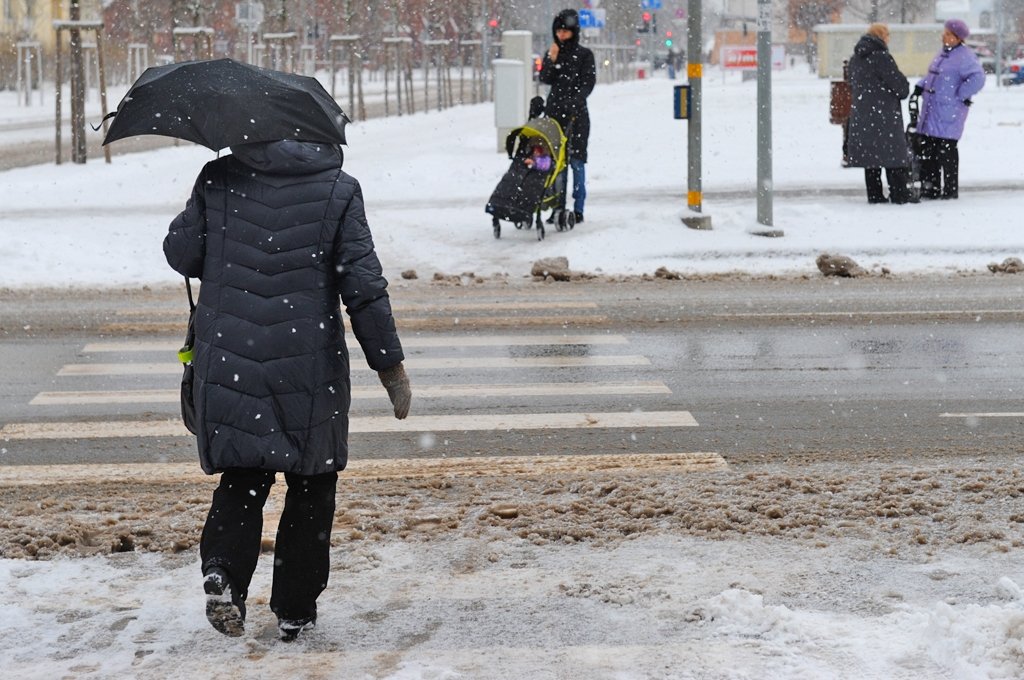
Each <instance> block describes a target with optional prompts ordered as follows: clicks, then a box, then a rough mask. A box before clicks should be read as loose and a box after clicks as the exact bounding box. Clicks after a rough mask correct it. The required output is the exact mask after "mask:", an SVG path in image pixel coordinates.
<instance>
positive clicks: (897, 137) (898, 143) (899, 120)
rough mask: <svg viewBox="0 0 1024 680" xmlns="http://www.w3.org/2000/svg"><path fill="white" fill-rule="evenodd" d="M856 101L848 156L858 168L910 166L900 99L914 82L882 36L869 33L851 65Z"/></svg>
mask: <svg viewBox="0 0 1024 680" xmlns="http://www.w3.org/2000/svg"><path fill="white" fill-rule="evenodd" d="M848 74H849V78H850V92H851V95H852V103H851V107H850V120H849V123H848V125H849V127H848V129H847V159H848V160H849V164H850V166H852V167H855V168H906V167H910V162H911V156H910V149H909V147H908V146H907V133H906V130H905V129H904V128H903V109H902V104H901V103H900V100H902V99H906V98H907V95H909V94H910V83H909V82H907V77H906V76H905V75H903V73H901V72H900V69H899V67H898V66H897V65H896V61H895V60H894V59H893V58H892V55H891V54H889V48H888V47H886V45H885V43H884V42H882V40H881V39H880V38H877V37H875V36H873V35H865V36H863V37H862V38H861V39H860V41H859V42H858V43H857V46H856V47H855V48H854V51H853V56H852V57H851V58H850V63H849V66H848Z"/></svg>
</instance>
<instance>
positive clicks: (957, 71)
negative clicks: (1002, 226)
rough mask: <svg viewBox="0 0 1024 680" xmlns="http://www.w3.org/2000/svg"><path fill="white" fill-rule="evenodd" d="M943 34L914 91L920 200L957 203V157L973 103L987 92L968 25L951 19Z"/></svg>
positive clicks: (958, 182)
mask: <svg viewBox="0 0 1024 680" xmlns="http://www.w3.org/2000/svg"><path fill="white" fill-rule="evenodd" d="M944 29H945V30H944V31H943V33H942V49H941V50H939V53H938V54H937V55H935V58H934V59H933V60H932V63H931V65H930V66H929V67H928V73H927V75H925V77H924V78H922V79H921V80H920V81H918V83H917V86H916V87H914V95H915V96H922V101H921V115H920V118H919V120H918V126H917V131H918V133H919V135H920V140H921V147H922V148H921V154H920V156H921V197H922V198H946V199H949V198H957V197H958V196H959V193H960V152H959V150H957V142H959V140H960V137H961V136H963V133H964V124H965V123H966V122H967V111H968V107H970V105H971V97H973V96H974V95H976V94H978V93H979V92H981V88H983V87H984V86H985V71H984V70H983V69H982V68H981V64H980V63H978V58H977V57H976V56H975V55H974V52H972V51H971V49H970V48H969V47H967V46H966V45H964V40H966V39H967V36H968V35H970V29H968V28H967V24H966V23H964V22H963V21H961V20H960V19H950V20H949V21H947V22H946V23H945V26H944Z"/></svg>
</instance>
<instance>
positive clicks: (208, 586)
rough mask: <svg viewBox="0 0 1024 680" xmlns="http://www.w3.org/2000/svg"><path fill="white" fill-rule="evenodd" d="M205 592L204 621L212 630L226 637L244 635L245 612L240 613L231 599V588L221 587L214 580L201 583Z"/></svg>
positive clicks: (240, 610)
mask: <svg viewBox="0 0 1024 680" xmlns="http://www.w3.org/2000/svg"><path fill="white" fill-rule="evenodd" d="M203 591H204V592H206V620H207V621H209V622H210V625H211V626H213V628H214V630H216V631H217V632H218V633H222V634H224V635H227V636H228V637H241V636H242V635H244V634H245V612H244V611H242V609H241V607H239V606H238V605H237V604H236V603H235V602H234V598H233V597H232V592H233V591H232V589H231V586H230V585H228V586H227V587H223V586H222V585H221V584H220V583H218V582H217V581H216V580H215V579H211V578H207V579H206V580H205V581H203Z"/></svg>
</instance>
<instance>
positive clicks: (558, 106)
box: [538, 9, 597, 223]
mask: <svg viewBox="0 0 1024 680" xmlns="http://www.w3.org/2000/svg"><path fill="white" fill-rule="evenodd" d="M551 33H552V34H553V35H554V39H555V40H554V42H553V43H552V44H551V47H550V48H549V49H548V51H547V54H545V55H544V59H543V61H542V62H541V66H540V74H539V75H538V78H539V79H540V82H542V83H544V84H545V85H550V86H551V91H550V92H549V93H548V99H547V103H546V104H545V106H544V111H545V112H546V113H547V115H548V116H550V117H551V118H554V119H555V120H556V121H558V124H559V125H561V126H562V131H563V132H564V133H565V135H566V136H567V137H568V138H569V167H571V168H572V197H573V212H575V213H576V215H575V217H576V222H577V223H580V222H582V221H583V208H584V202H585V201H586V199H587V178H586V162H587V144H588V141H589V139H590V112H589V111H588V110H587V97H589V96H590V93H591V92H593V91H594V85H595V84H596V83H597V66H596V65H595V63H594V53H593V52H591V51H590V50H589V49H587V48H586V47H584V46H583V45H580V18H579V14H578V13H577V12H576V10H574V9H565V10H562V11H561V12H559V13H558V15H557V16H556V17H555V20H554V22H553V23H552V25H551ZM553 217H554V213H552V218H553ZM548 221H549V222H551V221H553V220H552V219H549V220H548Z"/></svg>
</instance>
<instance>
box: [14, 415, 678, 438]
mask: <svg viewBox="0 0 1024 680" xmlns="http://www.w3.org/2000/svg"><path fill="white" fill-rule="evenodd" d="M696 426H697V421H696V420H695V419H694V418H693V416H692V415H691V414H690V412H689V411H625V412H612V413H509V414H489V413H478V414H469V415H435V416H410V417H409V418H406V419H405V420H396V419H395V418H394V417H393V416H368V417H359V418H349V432H351V433H380V432H480V431H485V430H548V429H551V430H560V429H566V430H568V429H577V430H588V429H601V428H637V429H642V428H648V427H696ZM191 436H192V434H191V433H190V432H189V431H188V430H186V429H185V426H184V425H182V424H181V421H180V420H177V419H174V420H156V421H123V420H122V421H86V422H55V423H9V424H7V425H5V426H4V427H3V428H2V429H0V438H4V439H10V440H21V439H104V438H124V437H191Z"/></svg>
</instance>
